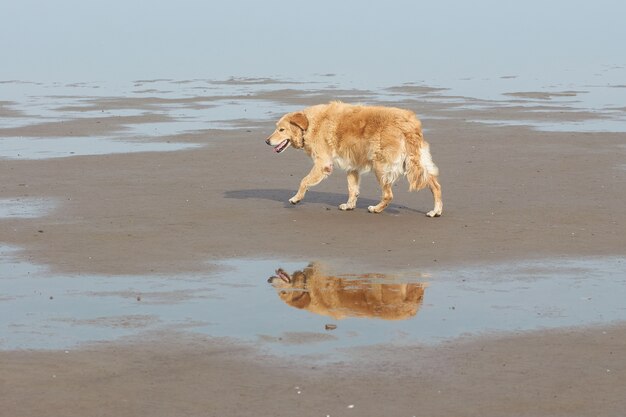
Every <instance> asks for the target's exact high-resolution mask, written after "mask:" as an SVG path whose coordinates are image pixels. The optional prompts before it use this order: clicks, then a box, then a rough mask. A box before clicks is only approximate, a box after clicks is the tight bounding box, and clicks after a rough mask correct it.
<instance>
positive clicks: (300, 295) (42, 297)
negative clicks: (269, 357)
mask: <svg viewBox="0 0 626 417" xmlns="http://www.w3.org/2000/svg"><path fill="white" fill-rule="evenodd" d="M15 255H16V249H15V248H9V247H2V248H1V250H0V271H1V276H0V294H1V297H0V309H1V310H2V311H3V313H2V314H1V315H0V329H1V330H0V348H1V349H16V348H17V349H26V348H35V349H64V348H71V347H73V346H76V345H78V344H81V343H84V342H91V341H100V340H111V339H117V338H120V337H123V336H130V335H135V336H137V335H141V332H143V331H153V330H165V331H167V330H168V329H177V330H180V329H185V330H188V331H192V332H199V333H202V334H206V335H209V336H216V337H231V338H235V339H238V340H241V341H244V342H248V343H253V344H257V345H259V346H261V347H262V348H264V349H267V350H268V351H270V352H275V353H276V352H280V353H290V354H294V352H297V354H302V355H304V354H324V353H331V352H340V351H342V349H346V348H350V347H354V346H365V345H373V344H390V343H391V344H396V345H398V344H411V343H427V344H436V343H440V342H442V341H445V340H450V339H454V338H458V337H461V336H464V335H470V334H471V335H480V334H486V333H491V332H506V331H521V330H536V329H549V328H557V327H563V326H584V325H592V324H607V323H611V322H615V321H623V320H626V306H625V305H624V303H623V300H624V298H625V297H626V273H625V272H626V259H624V258H599V259H577V260H561V261H559V262H552V263H551V262H528V263H517V264H507V265H496V266H490V267H472V268H464V269H463V268H462V269H458V270H432V271H415V272H402V273H395V272H394V271H386V272H383V273H375V274H373V273H362V271H345V270H342V269H336V268H332V267H330V266H324V264H323V263H318V262H314V263H306V262H281V261H273V260H242V259H234V260H228V261H224V262H221V263H220V264H219V266H220V268H219V269H218V271H217V272H212V273H207V274H195V275H178V276H83V275H80V276H59V275H54V274H50V273H48V272H47V271H46V270H45V268H43V267H39V266H36V265H31V264H29V263H26V262H23V261H19V260H18V259H17V258H16V257H15ZM268 280H269V282H268ZM328 325H331V326H330V328H329V326H328ZM334 326H336V328H333V327H334ZM294 345H297V346H298V348H297V350H294V348H293V346H294Z"/></svg>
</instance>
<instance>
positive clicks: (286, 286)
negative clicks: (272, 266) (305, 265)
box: [267, 268, 311, 308]
mask: <svg viewBox="0 0 626 417" xmlns="http://www.w3.org/2000/svg"><path fill="white" fill-rule="evenodd" d="M267 282H269V283H270V284H272V286H273V287H274V288H275V289H276V291H277V292H278V295H279V296H280V298H281V299H282V300H283V301H284V302H286V303H287V304H289V305H291V306H293V307H296V308H306V306H308V305H309V304H310V303H311V295H310V294H309V292H308V290H307V288H306V283H307V276H306V269H305V271H296V272H294V273H293V274H292V275H289V274H288V273H287V272H285V270H284V269H282V268H279V269H277V270H276V275H273V276H271V277H270V278H269V279H268V280H267Z"/></svg>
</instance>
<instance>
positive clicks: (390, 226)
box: [0, 89, 626, 416]
mask: <svg viewBox="0 0 626 417" xmlns="http://www.w3.org/2000/svg"><path fill="white" fill-rule="evenodd" d="M342 95H343V96H342ZM374 96H375V95H374ZM355 97H358V99H359V100H361V101H363V99H364V98H366V99H367V101H369V102H375V101H376V100H375V98H373V96H372V95H368V94H367V92H362V91H347V92H341V91H339V92H334V93H333V92H331V91H319V92H308V93H307V94H301V92H299V91H298V90H297V89H294V90H291V89H284V90H280V91H278V92H274V93H273V94H266V97H264V99H266V100H272V101H274V102H277V103H282V104H287V105H293V106H303V107H304V106H306V105H310V104H312V103H313V102H324V101H327V100H329V99H331V98H344V99H346V100H350V99H353V98H355ZM513 97H514V98H515V99H517V98H520V97H521V98H533V97H535V98H538V99H540V100H541V101H546V99H547V98H549V97H544V96H541V95H539V93H537V94H534V93H528V92H523V93H520V94H517V96H513ZM207 101H209V100H206V99H199V100H197V102H194V101H193V100H186V102H191V105H194V106H197V105H198V103H200V104H202V103H206V102H207ZM155 103H161V101H159V100H154V99H150V98H146V99H145V101H144V102H141V101H138V100H136V99H135V98H133V99H132V100H129V101H128V102H124V98H120V97H116V98H115V100H112V99H103V100H91V101H90V102H89V103H87V104H86V106H89V107H90V108H93V107H94V106H95V107H96V109H98V106H102V109H103V110H104V109H107V110H110V109H111V106H113V107H118V108H138V109H143V110H146V109H147V110H146V111H148V112H150V107H151V106H153V105H155ZM176 104H180V102H178V103H176ZM386 104H395V105H399V106H402V107H408V108H411V109H413V110H415V111H416V112H417V113H418V115H420V116H421V118H422V120H423V123H424V126H425V128H426V129H427V130H426V137H427V139H428V141H429V142H430V143H431V149H432V154H433V158H434V160H435V162H436V163H437V165H438V166H439V168H440V170H441V178H440V179H441V183H442V187H443V199H444V215H443V216H442V217H441V218H437V219H430V218H427V217H426V216H425V215H424V214H425V213H426V212H427V211H429V210H430V209H432V197H431V196H430V195H429V192H428V191H421V192H419V193H417V194H416V193H408V191H407V190H406V189H407V185H406V181H404V180H402V181H399V183H398V186H397V187H395V188H394V194H395V199H394V202H393V204H392V205H391V206H390V207H389V208H388V209H387V211H386V212H384V213H382V214H380V215H373V214H369V213H367V211H366V207H367V206H368V205H370V204H372V203H373V202H375V201H377V198H378V197H379V191H378V189H377V186H376V181H375V180H374V178H373V177H372V176H371V175H370V176H367V177H365V178H363V180H362V190H361V197H360V199H359V202H358V204H357V209H356V210H355V211H353V212H341V211H339V210H338V209H337V206H338V205H339V204H340V203H342V202H345V198H346V194H345V192H346V184H345V176H344V175H343V174H342V173H341V172H340V171H339V170H337V171H336V172H335V173H334V174H333V176H331V178H329V179H328V180H327V181H325V182H324V183H322V184H320V185H319V186H317V187H315V188H313V189H312V190H311V191H310V192H309V193H308V194H307V196H306V197H305V200H304V201H303V202H302V203H301V204H300V205H298V206H295V207H292V206H291V205H290V204H289V203H288V202H287V200H288V198H289V197H291V196H292V195H293V194H294V193H295V190H296V188H297V185H298V183H299V181H300V179H301V178H302V176H303V175H305V174H306V173H307V172H308V170H309V167H310V162H309V159H308V157H306V155H305V154H304V153H301V152H297V151H294V150H293V149H289V150H288V151H287V152H285V153H284V154H281V155H275V154H274V153H273V152H272V150H271V148H270V147H268V146H267V145H265V144H264V142H263V141H264V138H265V137H266V136H267V135H268V134H269V133H270V132H271V131H272V129H273V122H272V121H256V120H248V121H246V123H245V128H233V129H221V130H220V129H213V130H206V131H202V132H197V133H185V134H181V135H175V136H168V137H164V138H160V139H156V140H163V141H173V142H177V143H187V142H188V143H200V144H203V145H206V146H203V147H200V148H194V149H191V150H184V151H177V152H163V153H159V152H151V153H134V154H111V155H97V156H73V157H70V158H56V159H44V160H5V161H2V164H0V175H1V176H2V178H3V184H2V187H1V188H0V198H1V199H37V201H41V200H46V201H50V202H51V210H50V211H49V212H48V213H47V214H45V215H44V216H42V217H36V218H22V217H7V218H3V219H1V220H0V236H2V242H3V243H4V244H8V245H11V246H14V247H17V248H19V252H18V254H19V256H20V257H21V258H22V259H25V260H28V261H30V262H33V263H37V264H43V265H46V266H47V267H49V268H50V270H51V271H52V272H54V273H58V274H104V275H124V274H172V273H181V272H198V271H203V272H208V271H210V270H211V265H210V264H209V265H207V261H209V262H210V261H218V260H220V259H225V258H240V257H246V258H251V257H259V258H264V259H271V258H278V259H287V258H288V259H298V260H310V259H324V260H328V261H331V262H332V261H335V262H337V263H341V264H343V265H348V266H349V265H354V266H356V265H358V266H359V270H361V271H363V270H368V269H372V270H384V269H393V270H403V269H407V270H408V269H422V268H426V267H432V266H439V265H443V266H451V265H461V266H462V265H472V264H489V263H493V262H509V261H514V260H527V259H559V258H561V257H563V258H564V257H584V256H618V257H623V256H624V248H625V247H626V211H625V210H623V208H622V207H623V202H624V201H626V186H625V185H626V170H624V168H623V164H624V162H623V161H624V158H625V156H626V155H625V154H626V147H625V146H624V142H623V140H624V134H623V133H576V132H565V133H558V132H542V131H537V130H534V129H531V128H529V127H526V126H490V125H487V124H483V123H478V122H475V121H472V120H475V118H476V116H477V113H478V112H477V111H476V110H472V109H463V108H462V107H460V106H457V105H455V104H450V103H435V102H432V101H422V100H419V99H413V100H411V99H407V98H401V99H398V101H397V102H392V101H387V102H386ZM64 105H65V104H64V103H61V102H60V103H59V107H62V106H64ZM541 105H545V103H543V104H541ZM6 106H7V104H6V103H3V104H2V108H3V110H2V113H1V114H2V115H3V116H4V115H11V117H17V116H18V115H17V114H15V111H14V110H11V109H10V106H9V110H6V109H5V108H6ZM538 106H540V105H538ZM518 110H519V112H530V111H532V110H541V108H539V109H533V108H532V107H525V108H520V109H518ZM183 112H184V111H183ZM510 113H512V111H511V109H510V108H500V107H498V106H495V107H492V108H487V109H482V110H480V116H481V117H482V118H484V119H486V120H490V119H494V120H498V119H508V117H509V116H508V115H509V114H510ZM544 116H545V117H546V118H548V117H549V119H550V121H552V122H555V123H559V122H561V121H571V120H574V121H584V120H587V119H588V115H585V114H581V113H565V114H561V113H558V112H550V113H545V114H544ZM244 119H245V118H244ZM162 120H164V116H163V115H162V114H156V113H154V114H153V113H148V114H145V115H142V116H134V117H133V123H143V122H145V123H150V122H154V121H162ZM124 123H125V120H122V119H118V118H102V119H96V118H90V117H84V118H80V119H75V120H72V121H69V122H68V121H60V122H46V124H44V125H41V124H40V125H32V126H21V127H14V128H7V129H0V136H2V137H13V136H16V135H19V136H20V137H40V136H42V135H48V136H56V137H64V136H85V135H102V134H104V133H107V132H108V133H115V132H117V131H119V129H121V128H122V125H123V124H124ZM152 140H155V139H152ZM0 302H1V301H0ZM260 314H262V312H260ZM151 337H154V336H145V335H143V336H142V337H141V338H131V339H130V340H126V341H117V342H110V343H104V344H101V345H97V346H87V347H84V348H81V349H77V350H75V349H71V350H69V353H65V351H2V352H0V366H1V367H2V368H1V369H0V392H2V399H1V400H0V403H1V404H2V408H3V410H4V411H3V412H5V413H7V415H22V416H37V415H51V414H55V415H66V416H71V415H86V414H92V413H94V412H95V410H97V413H100V414H102V415H118V416H124V415H152V416H155V415H157V416H158V415H168V416H169V415H216V416H217V415H286V416H287V415H294V414H298V415H303V416H308V415H311V416H314V415H315V416H316V415H322V416H323V415H331V416H339V415H349V414H353V415H365V416H368V415H372V416H374V415H389V416H396V415H397V416H401V415H433V416H436V415H442V416H443V415H468V416H471V415H476V416H490V415H493V416H502V415H568V416H572V415H581V416H587V415H603V416H613V415H620V413H621V412H622V411H623V410H624V409H626V400H624V396H623V388H624V387H625V386H626V357H625V356H624V354H623V351H624V348H625V347H626V346H625V345H626V327H625V326H624V325H623V324H617V325H616V326H614V327H602V328H601V327H594V328H586V329H571V330H563V331H549V332H533V333H524V334H514V335H511V334H502V335H493V336H490V337H484V338H474V339H471V340H460V341H454V342H449V343H445V344H443V345H438V346H435V347H432V346H430V347H428V346H415V347H413V348H402V349H399V348H390V347H385V346H380V347H372V348H368V349H362V350H358V351H356V352H355V354H354V357H353V358H352V359H350V360H346V361H345V362H342V363H338V364H337V363H335V364H330V365H320V364H318V363H317V361H315V360H312V359H311V360H309V359H306V358H301V359H300V360H295V359H294V358H286V359H281V358H277V357H270V356H263V355H264V354H263V353H262V352H259V351H257V350H256V349H255V347H254V346H242V345H240V344H238V343H236V342H232V341H230V342H226V341H223V340H215V339H202V338H201V337H199V336H197V337H196V336H190V335H184V336H183V335H181V336H179V337H176V335H173V334H171V333H170V334H162V335H159V336H158V337H157V339H156V340H157V341H158V343H155V341H154V340H153V339H151ZM295 337H297V335H296V336H295ZM307 337H309V336H307ZM143 342H145V343H143ZM305 343H306V341H305ZM297 346H298V344H297V343H294V347H293V348H294V349H297ZM260 359H261V360H260ZM296 387H300V389H297V388H296ZM297 391H301V393H300V394H298V393H297ZM349 405H354V408H348V406H349Z"/></svg>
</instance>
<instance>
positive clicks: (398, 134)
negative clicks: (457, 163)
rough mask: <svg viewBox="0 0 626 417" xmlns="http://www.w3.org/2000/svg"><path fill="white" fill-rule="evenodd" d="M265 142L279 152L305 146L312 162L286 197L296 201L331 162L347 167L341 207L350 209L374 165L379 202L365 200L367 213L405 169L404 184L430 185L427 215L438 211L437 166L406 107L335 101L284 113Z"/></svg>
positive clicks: (388, 195)
mask: <svg viewBox="0 0 626 417" xmlns="http://www.w3.org/2000/svg"><path fill="white" fill-rule="evenodd" d="M265 143H267V144H268V145H271V146H273V147H274V151H275V152H276V153H281V152H283V151H284V150H285V149H287V148H288V147H290V146H291V147H293V148H295V149H304V151H305V152H306V153H307V154H308V155H309V156H310V157H311V159H313V168H312V169H311V172H309V174H308V175H306V176H305V177H304V178H303V179H302V181H301V182H300V187H299V188H298V192H297V193H296V194H295V195H294V196H293V197H292V198H290V199H289V202H290V203H291V204H297V203H299V202H300V201H301V200H302V199H303V198H304V195H305V193H306V191H307V190H308V189H309V187H312V186H314V185H317V184H319V183H320V182H321V181H322V180H323V179H325V178H326V177H328V176H329V175H330V174H331V173H332V172H333V166H334V164H335V163H336V164H337V165H339V166H340V167H341V168H342V169H344V170H346V171H347V173H348V201H347V202H346V203H345V204H341V205H340V206H339V209H340V210H353V209H354V208H355V207H356V202H357V198H358V196H359V182H360V177H361V175H362V174H364V173H366V172H368V171H374V174H376V178H377V180H378V183H379V184H380V187H381V189H382V198H381V201H380V203H378V204H377V205H375V206H369V207H368V208H367V209H368V211H369V212H370V213H380V212H382V211H383V210H384V209H385V208H386V207H387V206H388V205H389V203H390V202H391V200H392V199H393V192H392V190H391V187H392V185H393V184H394V182H395V181H396V180H397V179H398V177H400V176H401V175H406V177H407V179H408V181H409V190H420V189H422V188H425V187H429V188H430V190H431V191H432V194H433V198H434V200H435V207H434V209H433V210H431V211H429V212H428V213H426V215H427V216H429V217H439V216H441V213H442V211H443V202H442V200H441V185H440V184H439V182H438V181H437V177H438V175H439V169H438V168H437V166H436V165H435V164H434V163H433V160H432V157H431V154H430V147H429V144H428V143H427V142H426V141H425V140H424V135H423V134H422V124H421V122H420V121H419V120H418V119H417V117H416V116H415V114H414V113H413V112H412V111H410V110H404V109H399V108H395V107H374V106H360V105H350V104H346V103H342V102H339V101H334V102H330V103H328V104H320V105H317V106H312V107H308V108H306V109H304V110H302V111H298V112H293V113H287V114H285V115H284V116H283V117H281V118H280V120H279V121H278V123H276V130H275V131H274V133H272V134H271V135H270V136H269V137H268V138H267V139H266V140H265Z"/></svg>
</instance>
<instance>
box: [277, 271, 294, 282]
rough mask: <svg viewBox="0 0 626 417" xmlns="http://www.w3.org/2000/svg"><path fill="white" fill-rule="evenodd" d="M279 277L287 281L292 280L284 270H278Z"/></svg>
mask: <svg viewBox="0 0 626 417" xmlns="http://www.w3.org/2000/svg"><path fill="white" fill-rule="evenodd" d="M276 274H277V275H278V278H280V279H282V280H283V281H285V282H291V279H290V278H289V275H287V274H285V273H284V272H283V271H276Z"/></svg>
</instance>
